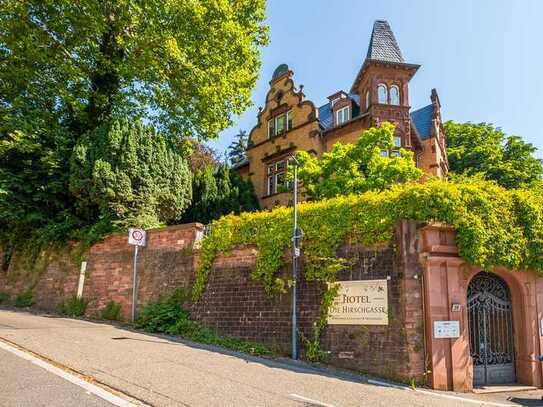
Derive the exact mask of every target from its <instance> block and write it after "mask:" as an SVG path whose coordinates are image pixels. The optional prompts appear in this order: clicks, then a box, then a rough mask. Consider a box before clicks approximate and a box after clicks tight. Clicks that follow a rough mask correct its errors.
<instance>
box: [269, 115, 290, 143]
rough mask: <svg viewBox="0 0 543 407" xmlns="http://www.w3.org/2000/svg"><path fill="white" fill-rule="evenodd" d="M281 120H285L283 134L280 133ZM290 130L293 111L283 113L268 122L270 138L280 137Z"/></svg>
mask: <svg viewBox="0 0 543 407" xmlns="http://www.w3.org/2000/svg"><path fill="white" fill-rule="evenodd" d="M280 118H283V119H284V127H283V130H282V131H281V132H280V131H279V125H278V124H279V119H280ZM289 122H290V124H289ZM289 130H292V109H291V110H289V111H287V112H286V113H281V114H279V115H277V116H275V117H274V118H272V119H270V120H268V138H272V137H274V136H278V135H279V134H283V133H285V132H287V131H289Z"/></svg>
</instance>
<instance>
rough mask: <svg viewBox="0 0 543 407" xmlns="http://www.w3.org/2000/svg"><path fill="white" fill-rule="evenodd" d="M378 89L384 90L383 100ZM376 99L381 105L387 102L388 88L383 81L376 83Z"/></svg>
mask: <svg viewBox="0 0 543 407" xmlns="http://www.w3.org/2000/svg"><path fill="white" fill-rule="evenodd" d="M380 89H383V90H384V92H385V93H384V100H383V99H382V98H381V92H380ZM377 101H378V103H379V104H381V105H386V104H388V88H387V85H385V84H384V83H380V84H379V85H377Z"/></svg>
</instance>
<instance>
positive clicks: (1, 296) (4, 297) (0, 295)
mask: <svg viewBox="0 0 543 407" xmlns="http://www.w3.org/2000/svg"><path fill="white" fill-rule="evenodd" d="M9 299H10V296H9V294H8V293H4V292H0V304H2V303H3V302H8V301H9Z"/></svg>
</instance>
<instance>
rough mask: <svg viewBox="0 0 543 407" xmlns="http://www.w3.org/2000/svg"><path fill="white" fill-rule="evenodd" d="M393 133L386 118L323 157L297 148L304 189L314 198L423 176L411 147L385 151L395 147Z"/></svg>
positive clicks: (335, 146) (299, 171)
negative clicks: (390, 152)
mask: <svg viewBox="0 0 543 407" xmlns="http://www.w3.org/2000/svg"><path fill="white" fill-rule="evenodd" d="M393 135H394V126H393V125H392V124H390V123H386V122H385V123H382V124H381V126H380V127H378V128H370V129H368V130H366V131H364V132H363V133H362V135H361V136H360V138H359V139H358V140H357V142H356V143H354V144H341V143H337V144H335V145H334V146H333V147H332V150H331V151H329V152H327V153H324V154H323V155H322V158H321V159H318V158H316V157H313V156H311V155H310V154H309V153H307V152H305V151H300V152H298V153H297V154H296V158H297V160H298V162H299V164H300V165H299V170H298V177H299V181H300V184H301V186H302V187H303V189H304V193H305V194H306V195H307V196H308V197H309V198H310V199H312V200H320V199H324V198H332V197H335V196H339V195H347V194H360V193H363V192H366V191H370V190H376V191H382V190H384V189H387V188H389V187H391V186H392V185H394V184H396V183H403V182H409V181H416V180H418V179H420V177H421V176H422V171H421V170H419V169H418V168H417V167H416V164H415V161H414V159H413V153H412V152H411V151H408V150H404V149H400V151H399V156H397V157H384V156H383V155H382V152H383V151H388V150H391V149H393ZM289 177H290V178H291V177H292V172H290V173H289Z"/></svg>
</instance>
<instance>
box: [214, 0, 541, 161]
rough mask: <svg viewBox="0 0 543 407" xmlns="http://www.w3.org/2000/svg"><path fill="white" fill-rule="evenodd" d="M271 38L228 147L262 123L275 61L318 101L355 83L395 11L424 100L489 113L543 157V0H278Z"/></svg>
mask: <svg viewBox="0 0 543 407" xmlns="http://www.w3.org/2000/svg"><path fill="white" fill-rule="evenodd" d="M267 16H268V24H269V25H270V36H271V40H270V44H269V45H268V47H266V48H265V49H264V50H263V52H262V67H261V72H260V79H259V80H258V83H257V86H256V88H255V89H254V91H253V96H252V98H253V102H254V106H253V107H252V108H250V109H248V110H247V111H246V112H245V113H244V114H243V115H241V116H240V117H236V118H234V122H235V124H234V126H232V127H231V128H229V129H227V130H225V131H223V132H222V133H221V135H220V137H219V140H217V141H214V142H212V143H211V145H212V147H214V148H215V149H216V150H217V152H219V153H222V152H224V151H225V149H226V148H227V146H228V145H229V144H230V142H231V141H232V139H233V137H234V135H235V134H236V133H237V132H238V130H239V129H244V130H246V131H250V130H251V129H252V128H253V126H254V125H255V124H256V114H257V111H258V106H262V105H263V103H264V98H265V95H266V92H267V91H268V89H269V84H268V82H269V80H270V78H271V75H272V72H273V70H274V69H275V68H276V67H277V65H279V64H280V63H286V64H288V65H289V67H290V68H291V69H292V70H293V71H294V81H295V82H296V84H297V85H299V84H303V85H304V86H305V87H304V93H305V94H306V97H307V98H308V99H310V100H312V101H313V102H315V104H316V105H317V106H320V105H321V104H323V103H324V102H325V101H326V97H327V96H329V95H331V94H332V93H334V92H336V91H337V90H340V89H343V90H346V91H348V90H349V88H350V86H351V84H352V82H353V80H354V78H355V76H356V73H357V72H358V69H359V68H360V65H361V64H362V62H363V60H364V57H365V54H366V50H367V47H368V42H369V38H370V34H371V29H372V26H373V22H374V20H377V19H386V20H388V22H389V23H390V25H391V28H392V30H393V32H394V34H395V36H396V39H397V41H398V43H399V46H400V48H401V50H402V53H403V56H404V59H405V60H406V62H409V63H416V64H420V65H422V66H421V68H420V69H419V71H418V73H417V74H416V75H415V77H414V78H413V79H412V80H411V83H410V88H409V98H410V102H411V107H412V108H413V109H417V108H419V107H422V106H424V105H426V104H428V103H429V100H430V99H429V98H430V90H431V89H432V88H433V87H435V88H436V89H437V91H438V93H439V96H440V100H441V104H442V113H443V117H444V119H445V120H448V119H452V120H455V121H460V122H464V121H472V122H482V121H485V122H490V123H494V124H495V125H497V126H499V127H501V128H502V129H504V130H505V131H506V132H507V133H511V134H517V135H519V136H521V137H522V138H524V140H526V141H528V142H530V143H532V144H534V145H535V146H536V147H537V148H538V149H539V151H538V154H537V155H538V156H539V157H541V158H543V130H542V126H541V119H543V76H542V73H543V21H542V17H543V0H515V1H511V0H509V1H506V0H460V1H459V0H454V1H453V0H447V1H445V0H440V1H436V0H416V1H415V0H411V1H407V0H375V1H369V0H336V1H326V0H297V1H294V0H290V1H287V0H269V1H268V10H267Z"/></svg>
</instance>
